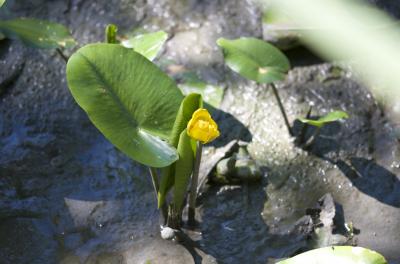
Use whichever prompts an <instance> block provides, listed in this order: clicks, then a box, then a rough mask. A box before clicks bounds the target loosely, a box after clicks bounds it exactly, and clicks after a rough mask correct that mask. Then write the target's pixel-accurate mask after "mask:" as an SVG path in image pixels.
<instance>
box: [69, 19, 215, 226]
mask: <svg viewBox="0 0 400 264" xmlns="http://www.w3.org/2000/svg"><path fill="white" fill-rule="evenodd" d="M116 32H117V28H116V27H115V26H108V27H107V28H106V41H107V42H110V43H117V42H118V41H117V36H116ZM166 37H167V35H166V33H165V32H162V31H160V32H156V33H150V34H145V35H142V36H141V37H135V38H134V39H133V40H131V41H129V43H130V46H129V48H126V47H124V46H122V45H124V44H123V41H122V42H121V45H119V44H110V43H99V44H89V45H87V46H85V47H83V48H81V49H79V50H78V51H77V52H76V53H74V54H73V55H72V56H71V58H70V59H69V61H68V64H67V81H68V86H69V88H70V90H71V93H72V95H73V97H74V98H75V100H76V102H77V103H78V104H79V105H80V106H81V107H82V108H83V109H84V110H85V112H86V113H87V114H88V117H89V119H90V120H91V121H92V122H93V124H94V125H95V126H96V127H97V128H98V129H99V130H100V132H102V133H103V135H104V136H105V137H106V138H107V139H108V140H109V141H110V142H111V143H113V144H114V145H115V146H116V147H117V148H118V149H119V150H121V151H122V152H124V153H125V154H126V155H128V156H129V157H130V158H132V159H133V160H135V161H137V162H139V163H141V164H144V165H146V166H148V167H149V168H150V175H151V177H152V181H153V187H154V191H155V192H156V194H157V198H158V207H159V208H161V209H162V212H163V214H164V218H165V220H166V221H167V225H168V226H170V227H172V228H174V229H178V228H179V227H180V224H181V215H182V210H183V202H184V200H185V198H186V196H187V188H188V184H189V181H190V177H191V176H192V175H193V176H192V187H191V189H192V190H193V189H194V190H196V186H197V175H198V168H199V164H200V160H201V143H199V142H198V141H199V140H201V141H202V143H207V142H209V141H211V140H212V139H214V138H215V137H216V136H218V134H219V132H218V128H217V125H216V123H215V122H214V121H212V119H211V116H210V115H209V114H208V112H206V110H205V109H202V110H198V109H201V108H202V105H203V103H202V97H201V95H199V94H189V95H187V96H186V97H184V96H183V95H182V93H181V92H180V90H179V89H178V87H177V86H176V84H175V82H174V81H173V80H172V79H170V78H169V77H168V76H167V75H166V74H165V73H164V72H162V71H161V70H160V69H159V68H158V67H157V66H156V65H155V64H154V63H152V62H151V61H150V60H151V59H154V58H155V56H156V55H157V54H158V52H159V50H160V49H161V46H162V43H163V42H164V41H165V39H166ZM139 39H140V41H139ZM207 122H208V123H207ZM207 124H208V125H207ZM205 135H208V136H209V137H207V138H204V136H205ZM195 153H196V154H195ZM157 168H160V169H161V171H162V177H161V182H159V177H158V175H157V174H158V171H157ZM193 186H195V187H193ZM172 188H173V199H172V201H171V202H170V204H169V205H168V208H167V201H166V200H167V194H168V193H169V191H170V190H171V189H172ZM193 197H194V198H193ZM195 197H196V192H195V191H192V192H191V198H190V201H191V203H190V205H191V208H193V206H194V201H195ZM193 218H194V215H193Z"/></svg>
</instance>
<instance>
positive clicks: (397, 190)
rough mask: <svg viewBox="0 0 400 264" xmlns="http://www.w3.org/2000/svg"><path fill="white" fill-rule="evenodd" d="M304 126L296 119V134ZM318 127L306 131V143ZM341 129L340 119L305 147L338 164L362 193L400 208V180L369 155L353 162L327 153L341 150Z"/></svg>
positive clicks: (294, 125) (352, 159) (309, 127)
mask: <svg viewBox="0 0 400 264" xmlns="http://www.w3.org/2000/svg"><path fill="white" fill-rule="evenodd" d="M315 118H318V117H312V119H315ZM303 126H304V124H303V123H301V122H300V121H298V120H296V121H295V122H294V124H293V131H294V134H295V135H296V136H298V135H299V133H300V131H301V129H302V128H303ZM315 129H316V128H315V127H313V126H308V129H307V132H306V133H305V134H304V142H306V141H307V140H308V139H310V137H311V136H312V135H313V134H314V132H315ZM340 131H341V124H340V123H339V122H332V123H329V124H327V125H325V126H324V127H323V128H322V129H321V132H320V134H319V136H318V137H317V138H316V140H315V141H314V143H313V144H312V145H311V146H309V147H307V148H305V147H303V149H304V150H306V151H309V152H310V153H312V154H314V155H316V156H318V157H320V158H322V159H324V160H327V161H329V162H330V163H332V164H334V165H336V166H337V167H338V168H339V169H340V170H341V171H342V173H343V174H344V175H345V176H346V177H347V178H348V179H349V180H350V181H351V182H352V184H353V186H355V187H356V188H357V189H359V190H360V191H361V192H363V193H365V194H367V195H369V196H371V197H374V198H375V199H377V200H378V201H380V202H382V203H385V204H388V205H391V206H394V207H400V181H399V180H398V179H397V177H396V175H395V174H393V173H392V172H390V171H389V170H387V169H385V168H384V167H382V166H380V165H379V164H377V163H376V162H374V161H373V160H369V159H366V158H361V157H353V158H351V159H350V161H349V162H345V161H343V160H338V161H335V160H332V159H331V158H328V157H327V156H326V154H328V153H330V152H338V151H339V150H340V149H341V144H340V142H339V141H340V136H339V134H340ZM300 147H302V146H300Z"/></svg>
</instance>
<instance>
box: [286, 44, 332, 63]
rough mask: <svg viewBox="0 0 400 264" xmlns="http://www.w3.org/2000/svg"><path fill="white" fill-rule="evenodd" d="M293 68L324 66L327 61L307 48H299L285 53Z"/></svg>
mask: <svg viewBox="0 0 400 264" xmlns="http://www.w3.org/2000/svg"><path fill="white" fill-rule="evenodd" d="M284 53H285V54H286V56H287V57H288V59H289V61H290V64H291V65H292V67H293V68H294V67H302V66H311V65H316V64H322V63H324V62H325V61H324V60H323V59H322V58H321V57H319V56H318V55H316V54H315V53H314V52H313V51H311V50H309V49H308V48H307V47H305V46H298V47H295V48H292V49H289V50H286V51H284Z"/></svg>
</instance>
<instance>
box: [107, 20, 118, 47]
mask: <svg viewBox="0 0 400 264" xmlns="http://www.w3.org/2000/svg"><path fill="white" fill-rule="evenodd" d="M117 32H118V27H117V26H116V25H114V24H109V25H107V26H106V30H105V35H106V39H105V41H106V43H110V44H116V43H118V41H117Z"/></svg>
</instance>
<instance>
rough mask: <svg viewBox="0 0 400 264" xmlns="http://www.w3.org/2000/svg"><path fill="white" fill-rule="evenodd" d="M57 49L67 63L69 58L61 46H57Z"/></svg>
mask: <svg viewBox="0 0 400 264" xmlns="http://www.w3.org/2000/svg"><path fill="white" fill-rule="evenodd" d="M56 51H57V53H58V55H60V56H61V58H62V59H63V60H64V61H65V63H67V62H68V59H69V58H68V57H67V56H66V55H65V54H64V53H63V52H62V50H61V49H60V48H57V49H56Z"/></svg>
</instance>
